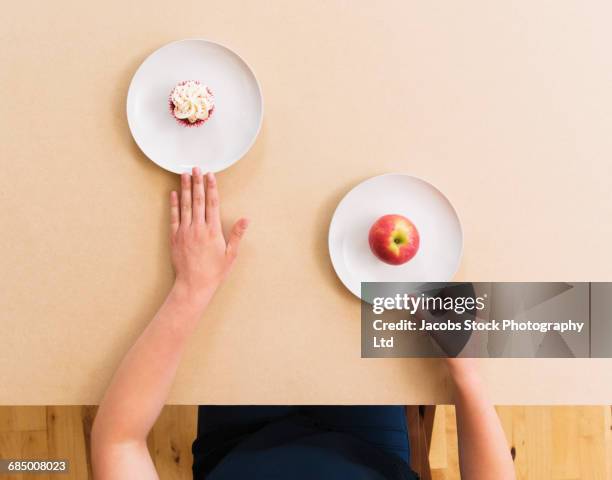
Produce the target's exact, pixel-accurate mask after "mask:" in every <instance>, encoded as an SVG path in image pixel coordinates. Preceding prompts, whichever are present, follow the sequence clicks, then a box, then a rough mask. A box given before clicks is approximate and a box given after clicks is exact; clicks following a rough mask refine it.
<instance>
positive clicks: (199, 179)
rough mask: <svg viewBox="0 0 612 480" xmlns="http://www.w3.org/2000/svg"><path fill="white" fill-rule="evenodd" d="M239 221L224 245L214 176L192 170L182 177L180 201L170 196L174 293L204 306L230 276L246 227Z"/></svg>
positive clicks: (246, 223)
mask: <svg viewBox="0 0 612 480" xmlns="http://www.w3.org/2000/svg"><path fill="white" fill-rule="evenodd" d="M248 223H249V222H248V220H247V219H245V218H241V219H240V220H238V221H237V222H236V223H235V224H234V226H233V227H232V230H231V233H230V236H229V240H228V241H227V242H226V240H225V238H224V237H223V231H222V228H221V217H220V213H219V192H218V190H217V182H216V179H215V176H214V174H212V173H208V174H207V175H206V186H205V185H204V176H203V175H202V172H201V171H200V169H199V168H197V167H195V168H194V169H193V171H192V175H189V174H188V173H184V174H182V175H181V194H180V199H179V195H178V193H177V192H175V191H173V192H171V194H170V253H171V258H172V266H173V267H174V272H175V274H176V280H175V286H174V288H175V290H178V291H180V293H181V294H182V295H184V296H186V298H187V300H189V301H192V302H195V304H197V305H202V304H204V303H206V302H207V301H208V300H209V299H210V297H211V296H212V295H213V293H214V292H215V290H216V289H217V287H218V286H219V285H220V284H221V282H223V280H224V279H225V277H226V276H227V274H228V273H229V271H230V269H231V268H232V265H233V264H234V261H235V260H236V256H237V254H238V246H239V244H240V240H241V238H242V236H243V235H244V232H245V231H246V229H247V226H248Z"/></svg>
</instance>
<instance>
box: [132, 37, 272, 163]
mask: <svg viewBox="0 0 612 480" xmlns="http://www.w3.org/2000/svg"><path fill="white" fill-rule="evenodd" d="M183 80H199V81H201V82H202V83H204V84H206V85H208V86H209V87H210V89H211V90H212V92H213V94H214V96H215V111H214V113H213V115H212V116H211V117H210V119H209V120H208V121H207V122H206V123H204V124H203V125H200V126H199V127H185V126H183V125H180V124H179V123H177V122H176V120H175V119H174V117H173V116H172V114H171V112H170V109H169V104H168V101H169V99H168V97H169V95H170V92H171V91H172V89H173V88H174V87H175V85H176V84H177V83H179V82H181V81H183ZM262 117H263V98H262V95H261V89H260V88H259V83H258V82H257V79H256V78H255V74H254V73H253V71H252V70H251V69H250V67H249V66H248V65H247V64H246V62H245V61H244V60H242V58H240V57H239V56H238V55H237V54H236V53H234V52H232V51H231V50H230V49H229V48H227V47H224V46H223V45H219V44H218V43H214V42H211V41H209V40H201V39H191V40H180V41H178V42H173V43H169V44H167V45H164V46H163V47H161V48H160V49H159V50H156V51H155V52H153V53H152V54H151V55H149V57H147V59H146V60H145V61H144V62H143V63H142V65H140V67H139V68H138V70H137V71H136V73H135V74H134V78H132V83H131V84H130V88H129V91H128V96H127V118H128V124H129V126H130V130H131V131H132V135H133V136H134V140H135V141H136V143H137V144H138V146H139V147H140V149H141V150H142V151H143V152H144V154H145V155H146V156H147V157H149V158H150V159H151V160H153V161H154V162H155V163H157V164H158V165H159V166H160V167H162V168H165V169H166V170H170V171H171V172H175V173H182V172H187V171H189V170H190V169H191V168H192V167H194V166H199V167H201V168H202V171H204V172H208V171H212V172H218V171H220V170H223V169H225V168H227V167H229V166H230V165H232V164H233V163H235V162H236V161H238V160H239V159H240V158H242V156H243V155H244V154H245V153H246V152H247V151H248V150H249V149H250V148H251V145H253V142H254V141H255V138H256V137H257V134H258V133H259V129H260V127H261V121H262Z"/></svg>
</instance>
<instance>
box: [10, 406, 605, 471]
mask: <svg viewBox="0 0 612 480" xmlns="http://www.w3.org/2000/svg"><path fill="white" fill-rule="evenodd" d="M497 411H498V413H499V415H500V418H501V420H502V424H503V426H504V430H505V432H506V436H507V438H508V445H509V448H511V449H512V452H513V455H514V458H515V464H516V468H517V478H519V479H529V480H548V479H551V480H579V479H584V480H600V479H601V480H612V409H611V407H609V406H601V407H598V406H595V407H500V408H498V410H497ZM94 415H95V407H0V458H4V459H9V458H10V459H30V458H51V459H69V460H70V466H71V471H70V473H69V474H68V475H55V476H54V475H41V474H37V475H0V479H1V480H4V479H7V480H9V479H11V480H13V479H14V480H23V479H32V480H47V479H49V480H52V479H54V478H55V479H62V480H69V479H78V480H84V479H88V478H91V471H90V466H89V461H88V450H89V448H88V447H89V443H88V436H89V430H90V428H91V423H92V420H93V417H94ZM195 426H196V407H166V408H165V409H164V411H163V413H162V415H161V417H160V418H159V420H158V422H157V423H156V425H155V428H154V430H153V432H152V433H151V436H150V439H149V448H150V450H151V453H152V456H153V459H154V461H155V465H156V466H157V469H158V471H159V473H160V478H162V479H173V480H174V479H177V480H183V479H191V461H192V459H191V442H192V441H193V438H194V435H195ZM456 433H457V432H456V427H455V411H454V408H453V407H450V406H444V407H439V408H438V409H437V411H436V416H435V419H434V423H433V434H432V440H431V448H430V452H429V463H430V466H431V471H432V478H433V479H434V480H451V479H458V478H459V471H458V459H457V438H456Z"/></svg>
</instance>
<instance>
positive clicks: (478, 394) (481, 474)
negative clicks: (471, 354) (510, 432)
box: [454, 375, 516, 480]
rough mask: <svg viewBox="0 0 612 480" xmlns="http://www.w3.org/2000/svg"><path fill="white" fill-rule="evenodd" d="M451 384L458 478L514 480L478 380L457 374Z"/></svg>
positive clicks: (493, 414) (498, 427)
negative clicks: (457, 455)
mask: <svg viewBox="0 0 612 480" xmlns="http://www.w3.org/2000/svg"><path fill="white" fill-rule="evenodd" d="M454 383H455V408H456V412H457V434H458V437H459V464H460V469H461V478H462V479H464V480H473V479H478V480H486V479H495V480H507V479H508V480H509V479H514V478H516V477H515V473H514V465H513V462H512V457H511V455H510V451H509V449H508V445H507V443H506V437H505V435H504V431H503V429H502V427H501V423H500V421H499V418H498V416H497V413H496V412H495V408H494V407H493V405H492V404H491V403H490V402H489V401H488V399H487V397H486V393H485V391H484V387H483V385H482V383H481V381H480V378H479V377H478V376H476V375H459V376H456V377H454Z"/></svg>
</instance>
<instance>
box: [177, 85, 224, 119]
mask: <svg viewBox="0 0 612 480" xmlns="http://www.w3.org/2000/svg"><path fill="white" fill-rule="evenodd" d="M170 99H171V100H172V104H173V105H174V116H175V117H176V118H178V119H180V120H188V121H189V123H195V122H197V121H198V120H206V119H207V118H208V116H209V115H210V111H211V110H212V109H213V107H214V106H215V99H214V97H213V96H212V94H211V93H210V92H209V90H208V88H207V87H206V85H203V84H201V83H199V82H195V81H193V80H189V81H188V82H185V83H183V84H181V85H177V86H176V87H174V90H172V93H171V95H170Z"/></svg>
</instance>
